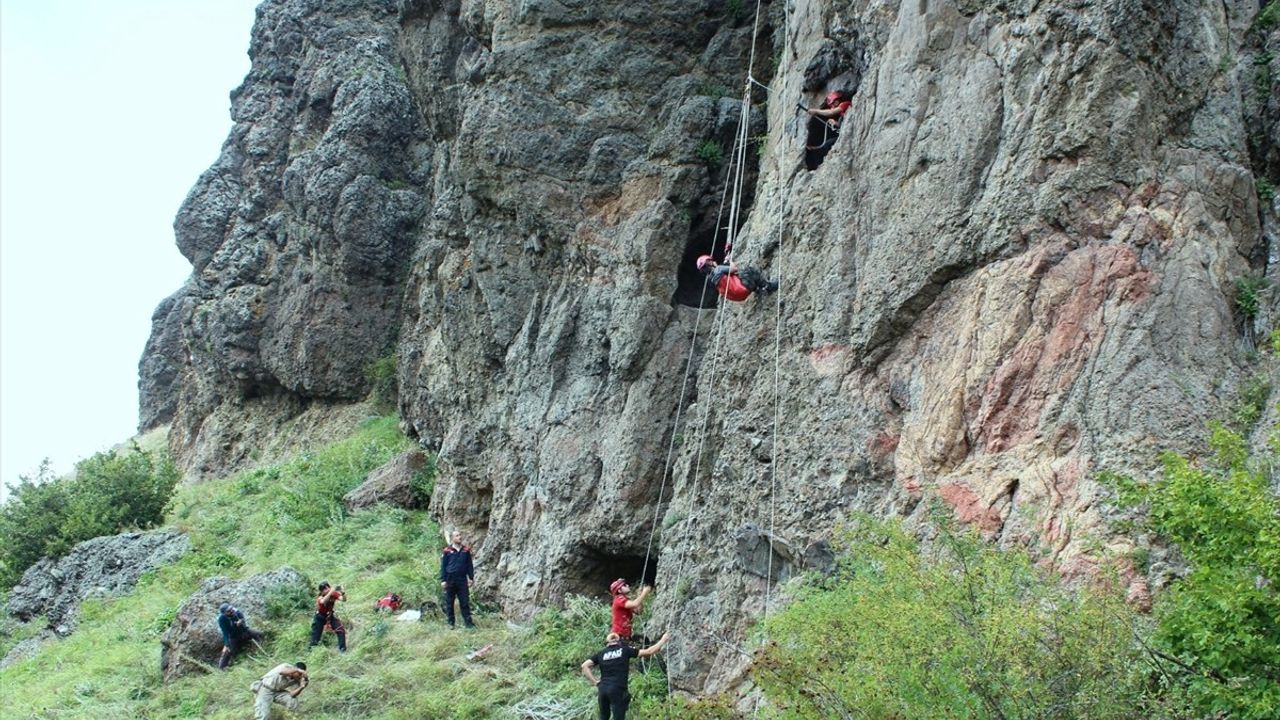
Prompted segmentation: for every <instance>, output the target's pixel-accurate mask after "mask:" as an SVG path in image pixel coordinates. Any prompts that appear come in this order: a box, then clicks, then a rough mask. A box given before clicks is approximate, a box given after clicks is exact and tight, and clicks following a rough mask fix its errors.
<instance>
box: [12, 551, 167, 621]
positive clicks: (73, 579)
mask: <svg viewBox="0 0 1280 720" xmlns="http://www.w3.org/2000/svg"><path fill="white" fill-rule="evenodd" d="M190 547H191V541H190V540H189V539H188V538H187V536H186V535H184V534H182V533H179V532H175V531H172V530H161V531H157V532H147V533H137V532H130V533H121V534H119V535H110V536H104V537H98V538H93V539H92V540H86V541H84V542H82V543H79V544H77V545H76V546H75V547H73V548H72V549H71V551H70V552H69V553H67V554H66V555H65V556H64V557H61V558H59V559H57V560H53V559H50V558H41V559H40V560H39V561H38V562H36V564H34V565H32V566H31V567H29V568H27V571H26V572H24V573H23V574H22V579H21V580H20V581H18V584H17V585H15V586H14V588H13V590H12V592H11V593H10V595H9V604H8V606H7V607H6V611H7V612H8V613H9V614H10V615H13V616H14V617H17V618H18V619H20V620H23V621H29V620H31V619H32V618H34V617H36V616H37V615H44V616H45V621H46V623H47V624H48V627H49V629H51V630H53V631H54V632H56V633H57V634H59V635H69V634H70V633H71V632H72V631H73V630H74V629H75V625H76V616H77V614H78V612H79V609H80V602H81V601H82V600H85V599H86V598H95V597H96V598H106V597H115V596H117V595H122V594H124V593H126V592H128V591H129V590H131V589H132V588H133V586H134V585H136V584H137V583H138V578H140V577H142V576H143V575H144V574H146V573H148V572H150V571H152V570H154V569H156V568H159V567H161V566H163V565H166V564H168V563H171V562H174V561H175V560H177V559H178V558H180V557H182V555H184V554H185V553H186V552H187V550H189V549H190Z"/></svg>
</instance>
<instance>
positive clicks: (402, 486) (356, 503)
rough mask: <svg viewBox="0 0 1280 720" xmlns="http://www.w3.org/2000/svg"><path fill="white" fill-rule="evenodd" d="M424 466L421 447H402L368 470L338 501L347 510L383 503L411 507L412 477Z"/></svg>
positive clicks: (413, 503)
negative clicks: (366, 475) (401, 449)
mask: <svg viewBox="0 0 1280 720" xmlns="http://www.w3.org/2000/svg"><path fill="white" fill-rule="evenodd" d="M426 467H427V456H426V454H425V453H423V452H422V451H421V450H406V451H405V452H402V453H400V454H399V455H397V456H395V457H393V458H391V460H389V461H387V464H385V465H383V466H382V467H380V468H378V469H377V470H374V471H373V472H371V473H369V477H367V478H365V481H364V482H363V483H361V484H360V487H358V488H356V489H355V490H352V491H351V492H349V493H347V494H346V496H344V497H343V498H342V504H343V505H344V506H346V508H347V510H348V511H349V512H354V511H356V510H360V509H362V508H367V507H372V506H373V505H377V504H378V503H386V504H388V505H394V506H395V507H402V508H408V509H415V508H417V507H419V501H418V498H416V497H415V496H414V492H413V477H414V476H415V475H417V474H418V473H419V472H421V471H422V470H423V469H424V468H426Z"/></svg>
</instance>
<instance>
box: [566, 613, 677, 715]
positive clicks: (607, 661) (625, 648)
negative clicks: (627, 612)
mask: <svg viewBox="0 0 1280 720" xmlns="http://www.w3.org/2000/svg"><path fill="white" fill-rule="evenodd" d="M670 639H671V633H663V634H662V637H661V638H659V639H658V642H656V643H654V644H653V645H650V646H649V647H647V648H644V649H643V650H637V649H636V648H633V647H631V646H630V645H627V644H626V643H624V642H622V638H621V637H620V636H619V635H618V633H616V632H611V633H609V634H608V636H606V637H605V639H604V641H605V646H604V649H603V650H601V651H600V652H597V653H596V654H595V655H592V656H591V657H589V658H587V659H586V660H585V661H584V662H583V663H582V674H583V675H585V676H587V680H588V681H590V682H591V684H592V685H594V686H595V688H596V702H597V703H598V704H599V709H600V720H609V716H610V713H612V715H613V720H627V705H629V704H631V693H629V692H627V682H628V680H629V675H630V673H631V658H635V657H641V658H647V657H649V656H651V655H657V654H658V653H659V652H661V651H662V648H663V646H664V645H666V644H667V641H668V640H670ZM597 667H598V668H600V677H599V678H598V679H597V678H596V676H595V673H593V672H592V669H593V668H597Z"/></svg>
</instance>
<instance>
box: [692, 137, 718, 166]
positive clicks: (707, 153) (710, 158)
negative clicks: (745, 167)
mask: <svg viewBox="0 0 1280 720" xmlns="http://www.w3.org/2000/svg"><path fill="white" fill-rule="evenodd" d="M697 155H698V159H699V160H701V161H702V162H704V163H706V164H707V167H708V168H711V169H712V170H715V169H716V168H718V167H720V163H721V162H723V161H724V148H723V147H721V146H720V143H718V142H716V141H715V140H707V141H706V142H704V143H702V144H701V145H699V146H698V151H697Z"/></svg>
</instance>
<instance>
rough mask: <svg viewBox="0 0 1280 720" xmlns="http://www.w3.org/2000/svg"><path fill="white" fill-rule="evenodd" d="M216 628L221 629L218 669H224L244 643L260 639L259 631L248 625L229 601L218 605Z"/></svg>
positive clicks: (261, 636)
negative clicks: (220, 652) (220, 650)
mask: <svg viewBox="0 0 1280 720" xmlns="http://www.w3.org/2000/svg"><path fill="white" fill-rule="evenodd" d="M218 629H219V630H221V631H222V655H221V656H219V657H218V669H219V670H226V669H227V666H228V665H230V664H231V658H232V656H233V655H235V654H236V653H238V652H240V649H241V648H243V647H244V646H245V645H248V644H249V643H250V642H252V641H254V640H261V639H262V638H263V635H262V633H261V632H259V631H257V630H254V629H253V628H251V627H249V623H248V621H246V620H245V619H244V613H242V612H240V611H239V610H237V609H236V608H235V606H233V605H232V604H231V603H225V602H224V603H222V604H221V605H219V606H218Z"/></svg>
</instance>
